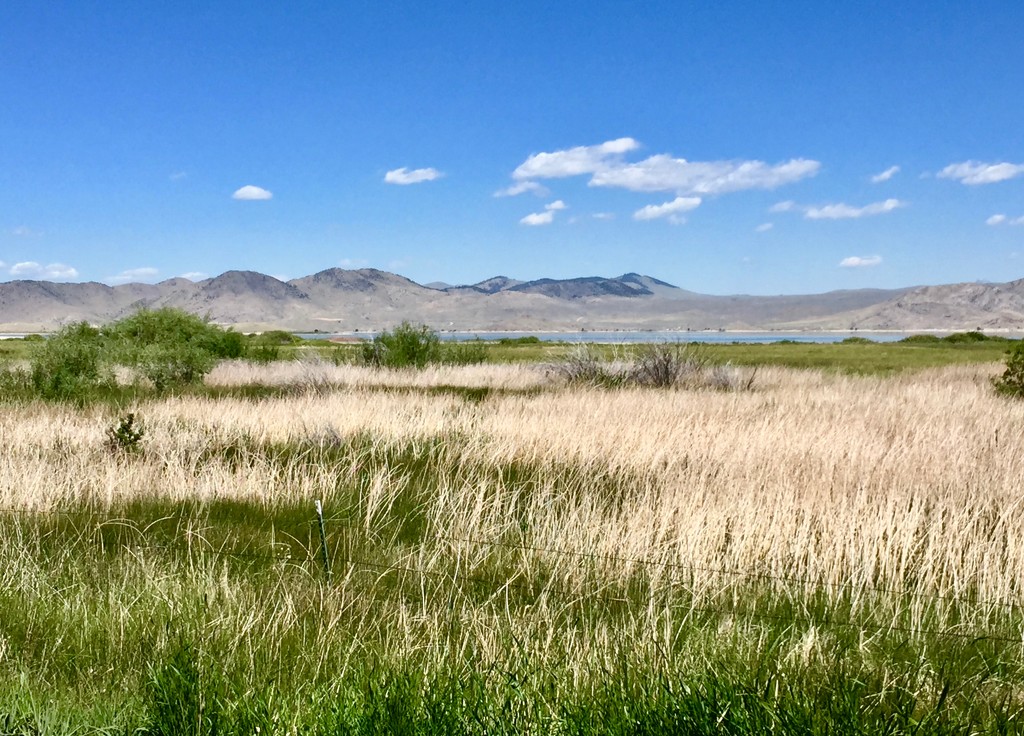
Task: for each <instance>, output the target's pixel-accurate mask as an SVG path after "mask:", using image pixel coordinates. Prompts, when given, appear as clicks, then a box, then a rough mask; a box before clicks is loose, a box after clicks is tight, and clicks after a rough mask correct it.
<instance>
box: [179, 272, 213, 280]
mask: <svg viewBox="0 0 1024 736" xmlns="http://www.w3.org/2000/svg"><path fill="white" fill-rule="evenodd" d="M181 278H183V279H188V280H189V281H202V280H203V279H208V278H210V274H208V273H206V272H205V271H187V272H185V273H183V274H181Z"/></svg>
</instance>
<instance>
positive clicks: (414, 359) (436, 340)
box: [360, 322, 441, 368]
mask: <svg viewBox="0 0 1024 736" xmlns="http://www.w3.org/2000/svg"><path fill="white" fill-rule="evenodd" d="M360 357H361V358H362V361H363V363H365V364H366V365H373V366H377V367H383V368H423V367H424V366H426V365H427V364H428V363H437V362H439V361H440V358H441V338H440V337H438V335H437V333H436V332H434V331H433V330H431V329H430V328H429V327H427V326H426V325H413V324H411V323H410V322H402V324H400V325H398V327H396V328H395V329H394V330H392V331H391V332H388V331H387V330H385V331H384V332H382V333H380V334H379V335H377V336H376V337H375V338H373V342H368V343H364V344H363V346H362V351H361V353H360Z"/></svg>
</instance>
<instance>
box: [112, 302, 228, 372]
mask: <svg viewBox="0 0 1024 736" xmlns="http://www.w3.org/2000/svg"><path fill="white" fill-rule="evenodd" d="M103 334H104V336H105V337H106V338H107V339H108V340H109V342H110V344H111V348H112V353H113V355H112V359H113V360H115V361H116V362H118V363H121V364H123V365H127V366H131V367H133V368H135V369H136V370H138V371H139V373H140V374H141V375H142V376H144V377H145V378H147V379H148V380H149V381H151V382H152V384H153V386H154V387H155V388H156V389H157V391H161V392H162V391H165V390H167V389H169V388H173V387H175V386H184V385H188V384H192V383H198V382H199V381H201V380H202V379H203V376H205V375H206V374H207V373H209V372H210V370H211V369H212V368H213V366H214V365H215V364H216V363H217V360H218V359H220V358H237V357H239V356H241V355H242V353H243V352H244V349H245V343H244V340H243V338H242V335H240V334H239V333H237V332H231V331H230V330H223V329H221V328H220V327H217V326H216V325H212V324H210V323H209V322H208V321H206V320H204V319H202V318H200V317H197V316H196V315H194V314H189V313H188V312H184V311H182V310H180V309H172V308H169V307H166V308H163V309H142V310H139V311H138V312H136V313H135V314H133V315H131V316H130V317H126V318H124V319H122V320H119V321H117V322H115V323H113V324H112V325H109V326H108V327H105V328H104V329H103Z"/></svg>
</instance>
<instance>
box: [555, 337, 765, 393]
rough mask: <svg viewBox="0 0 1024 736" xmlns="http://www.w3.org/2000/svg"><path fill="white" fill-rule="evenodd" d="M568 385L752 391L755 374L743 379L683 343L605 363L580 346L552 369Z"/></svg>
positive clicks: (648, 348)
mask: <svg viewBox="0 0 1024 736" xmlns="http://www.w3.org/2000/svg"><path fill="white" fill-rule="evenodd" d="M553 370H554V373H555V374H556V375H557V376H559V377H561V378H563V379H564V380H566V381H567V382H569V383H577V384H589V385H593V386H603V387H606V388H612V387H616V386H646V387H652V388H714V389H721V390H749V389H751V388H753V383H754V376H753V374H750V375H747V376H744V375H741V373H740V372H739V371H737V370H736V369H735V368H733V367H732V366H730V365H728V364H720V363H714V362H712V361H711V360H710V358H708V356H707V355H706V354H704V353H703V352H701V351H700V349H699V348H697V347H695V346H693V345H691V344H684V343H661V344H652V345H643V346H641V347H640V348H639V350H638V351H637V352H635V353H634V354H633V355H632V356H630V357H629V358H628V359H625V360H613V361H605V360H602V356H601V355H600V354H599V353H598V351H597V350H595V348H594V347H593V346H591V345H580V346H578V347H577V348H576V349H574V350H573V351H572V352H571V353H569V355H568V356H566V358H565V360H564V361H562V362H561V363H559V364H557V365H555V366H554V367H553Z"/></svg>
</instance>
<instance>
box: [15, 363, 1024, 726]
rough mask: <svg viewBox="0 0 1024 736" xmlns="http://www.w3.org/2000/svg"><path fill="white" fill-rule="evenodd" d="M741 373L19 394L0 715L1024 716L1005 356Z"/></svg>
mask: <svg viewBox="0 0 1024 736" xmlns="http://www.w3.org/2000/svg"><path fill="white" fill-rule="evenodd" d="M527 347H529V346H527ZM835 347H837V348H841V347H843V346H835ZM850 347H863V346H850ZM612 357H614V356H612ZM730 370H732V371H734V373H735V375H736V376H737V379H738V380H737V381H735V382H734V383H732V384H729V385H725V386H721V385H715V384H713V383H709V382H700V383H693V382H685V381H683V382H678V383H676V384H674V387H670V388H656V387H651V386H650V385H647V384H644V383H643V382H638V381H629V382H611V383H608V382H602V381H597V382H589V381H574V380H568V379H567V378H566V376H564V375H560V374H558V373H557V372H552V370H551V367H550V365H548V366H545V365H543V364H533V363H512V364H508V363H506V364H477V365H464V366H453V365H434V366H431V367H427V368H425V369H423V370H411V369H406V370H386V369H380V368H375V367H373V366H365V365H350V364H346V363H343V362H342V363H341V364H336V362H335V361H332V360H329V359H326V358H320V359H317V360H309V359H305V360H295V361H273V362H268V363H259V362H254V361H251V360H233V361H222V362H221V363H219V364H218V365H217V366H216V367H214V368H213V369H212V370H211V371H210V372H209V374H207V375H206V377H205V379H204V383H203V384H201V385H199V386H196V387H193V388H191V389H188V390H181V391H170V392H155V391H150V392H142V393H135V394H124V395H121V396H120V398H119V399H118V400H116V401H109V400H107V399H106V398H103V399H102V400H98V401H94V402H88V403H84V404H81V403H78V404H76V403H74V402H40V401H39V400H37V399H30V398H25V397H24V396H12V397H9V398H8V400H7V402H6V403H5V405H4V409H3V412H2V413H0V525H2V527H3V528H2V533H0V580H2V582H0V704H2V707H0V730H2V731H3V732H5V733H24V734H29V733H32V734H35V733H72V732H74V733H82V732H90V731H93V732H95V731H98V732H104V733H128V732H139V731H140V730H141V731H142V732H145V733H151V734H171V733H173V734H183V733H188V734H192V733H195V734H214V733H232V734H233V733H239V734H241V733H247V734H251V733H255V732H257V729H258V731H259V733H264V734H265V733H281V734H291V733H304V734H305V733H308V734H319V733H323V734H334V733H460V734H461V733H479V734H485V733H486V734H493V733H572V734H584V733H630V734H636V733H651V734H653V733H666V732H680V733H822V734H824V733H912V732H918V733H922V732H923V733H951V734H952V733H957V734H959V733H979V732H993V733H1011V732H1016V731H1019V730H1020V728H1021V718H1022V709H1024V695H1022V693H1024V664H1022V663H1024V611H1022V608H1021V604H1022V602H1024V601H1022V591H1024V545H1022V544H1020V542H1019V539H1020V530H1021V529H1022V528H1024V503H1022V497H1021V486H1020V479H1021V478H1022V477H1024V402H1020V401H1014V400H1010V399H1007V398H1005V397H1003V396H1001V395H999V394H998V393H997V392H996V391H994V390H993V386H992V380H993V378H996V377H998V376H999V375H1000V373H1001V370H1002V366H1001V365H1000V364H998V363H992V362H990V363H984V364H971V365H948V366H945V367H939V368H928V369H923V370H916V371H904V372H901V373H899V374H897V375H849V374H845V373H839V372H835V371H821V370H808V369H795V368H787V367H779V366H772V365H762V366H760V367H759V368H758V369H757V371H756V376H755V380H754V381H753V382H748V381H746V380H743V379H746V378H749V377H750V376H752V375H754V373H753V369H752V368H748V367H744V366H733V367H731V368H730ZM317 499H319V500H322V502H323V506H324V509H325V529H326V532H327V545H326V548H327V552H328V555H329V563H330V569H331V576H330V577H328V575H327V573H326V570H325V567H324V563H323V560H322V547H321V542H320V537H319V530H318V526H317V524H316V517H315V514H314V510H313V502H314V500H317Z"/></svg>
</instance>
